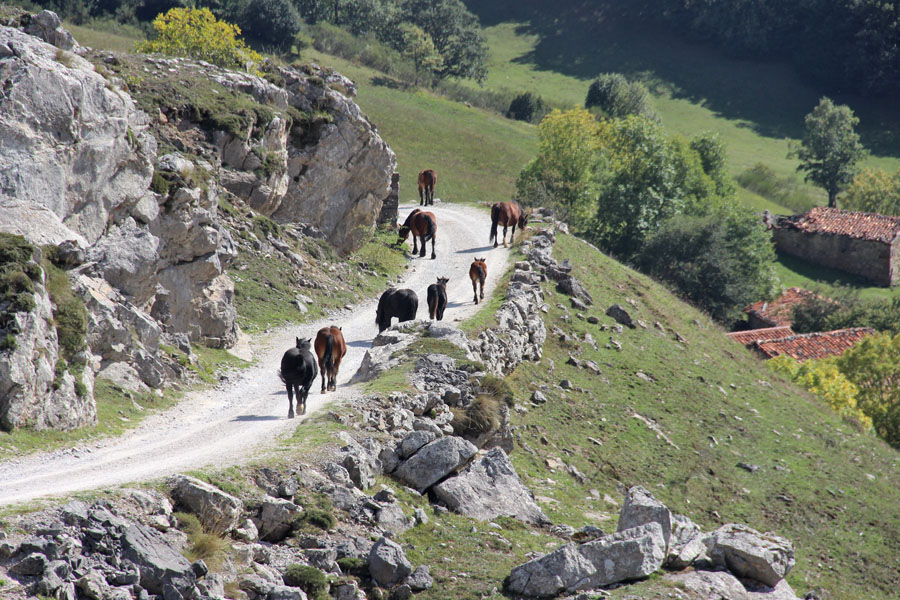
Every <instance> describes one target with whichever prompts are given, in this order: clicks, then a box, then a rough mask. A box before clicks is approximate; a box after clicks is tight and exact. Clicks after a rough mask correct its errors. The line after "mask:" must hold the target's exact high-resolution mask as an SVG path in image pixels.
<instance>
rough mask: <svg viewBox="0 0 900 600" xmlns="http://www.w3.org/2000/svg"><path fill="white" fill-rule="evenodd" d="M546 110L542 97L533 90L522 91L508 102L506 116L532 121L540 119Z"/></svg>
mask: <svg viewBox="0 0 900 600" xmlns="http://www.w3.org/2000/svg"><path fill="white" fill-rule="evenodd" d="M546 111H547V105H546V104H545V103H544V99H543V98H541V97H540V96H538V95H537V94H535V93H534V92H522V93H521V94H518V95H517V96H516V97H515V98H513V99H512V101H511V102H510V103H509V108H508V109H507V111H506V118H508V119H516V120H517V121H527V122H529V123H533V122H534V121H538V120H540V119H541V118H542V117H543V116H544V113H545V112H546Z"/></svg>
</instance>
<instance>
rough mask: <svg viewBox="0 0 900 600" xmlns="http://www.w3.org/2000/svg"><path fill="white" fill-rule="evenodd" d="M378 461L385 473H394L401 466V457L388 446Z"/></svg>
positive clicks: (380, 453)
mask: <svg viewBox="0 0 900 600" xmlns="http://www.w3.org/2000/svg"><path fill="white" fill-rule="evenodd" d="M378 460H380V461H381V467H382V469H383V470H384V472H385V473H393V472H394V469H396V468H397V467H398V466H399V465H400V455H399V454H397V451H396V450H395V449H394V448H391V447H389V446H386V447H384V448H382V449H381V452H379V453H378Z"/></svg>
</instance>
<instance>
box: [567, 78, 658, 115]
mask: <svg viewBox="0 0 900 600" xmlns="http://www.w3.org/2000/svg"><path fill="white" fill-rule="evenodd" d="M584 107H585V108H588V109H590V108H595V109H597V110H599V111H600V113H601V114H602V115H603V116H605V117H609V118H610V119H621V118H622V117H627V116H628V115H640V116H644V117H649V118H651V119H654V120H658V119H659V117H658V115H657V114H656V109H654V108H653V103H652V102H651V100H650V94H649V92H648V91H647V88H646V86H644V84H642V83H640V82H637V81H634V82H631V81H628V79H627V78H626V77H625V76H624V75H622V74H621V73H603V74H601V75H599V76H598V77H597V79H595V80H594V81H593V83H591V85H590V87H589V88H588V93H587V97H586V98H585V100H584Z"/></svg>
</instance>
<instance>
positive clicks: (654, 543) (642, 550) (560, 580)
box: [508, 522, 666, 597]
mask: <svg viewBox="0 0 900 600" xmlns="http://www.w3.org/2000/svg"><path fill="white" fill-rule="evenodd" d="M665 555H666V550H665V543H664V541H663V536H662V528H661V527H660V526H659V523H655V522H654V523H649V524H647V525H642V526H641V527H635V528H632V529H628V530H625V531H622V532H619V533H616V534H613V535H610V536H607V537H604V538H600V539H598V540H594V541H591V542H587V543H585V544H581V545H580V546H576V545H575V544H574V543H569V544H566V545H565V546H562V547H560V548H557V549H556V550H554V551H553V552H551V553H549V554H545V555H544V556H542V557H539V558H536V559H534V560H532V561H530V562H527V563H525V564H523V565H519V566H518V567H516V568H514V569H513V570H512V572H511V573H510V576H509V580H508V582H509V590H510V591H511V592H512V593H514V594H521V595H523V596H527V597H542V596H555V595H556V594H558V593H560V592H563V591H566V592H569V593H571V592H574V591H578V590H586V589H592V588H597V587H602V586H606V585H611V584H613V583H618V582H620V581H626V580H630V579H638V578H641V577H646V576H647V575H649V574H650V573H653V572H654V571H656V570H657V569H659V568H660V567H661V566H662V564H663V560H664V559H665Z"/></svg>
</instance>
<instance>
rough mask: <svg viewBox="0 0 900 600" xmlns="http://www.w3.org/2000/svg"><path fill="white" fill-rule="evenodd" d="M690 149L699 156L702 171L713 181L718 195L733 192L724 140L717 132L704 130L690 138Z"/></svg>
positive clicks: (726, 194) (729, 194)
mask: <svg viewBox="0 0 900 600" xmlns="http://www.w3.org/2000/svg"><path fill="white" fill-rule="evenodd" d="M690 145H691V149H692V150H693V151H694V152H696V153H697V155H698V156H699V157H700V164H701V166H702V167H703V172H704V173H706V175H707V176H709V178H710V179H712V180H713V181H714V182H715V185H716V193H717V194H718V195H720V196H731V195H732V194H734V182H733V181H732V179H731V176H730V175H729V174H728V169H727V164H726V163H727V158H726V153H725V142H723V141H722V138H721V137H720V136H719V134H718V133H715V132H713V131H705V132H703V133H701V134H699V135H695V136H694V137H692V138H691V143H690Z"/></svg>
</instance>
